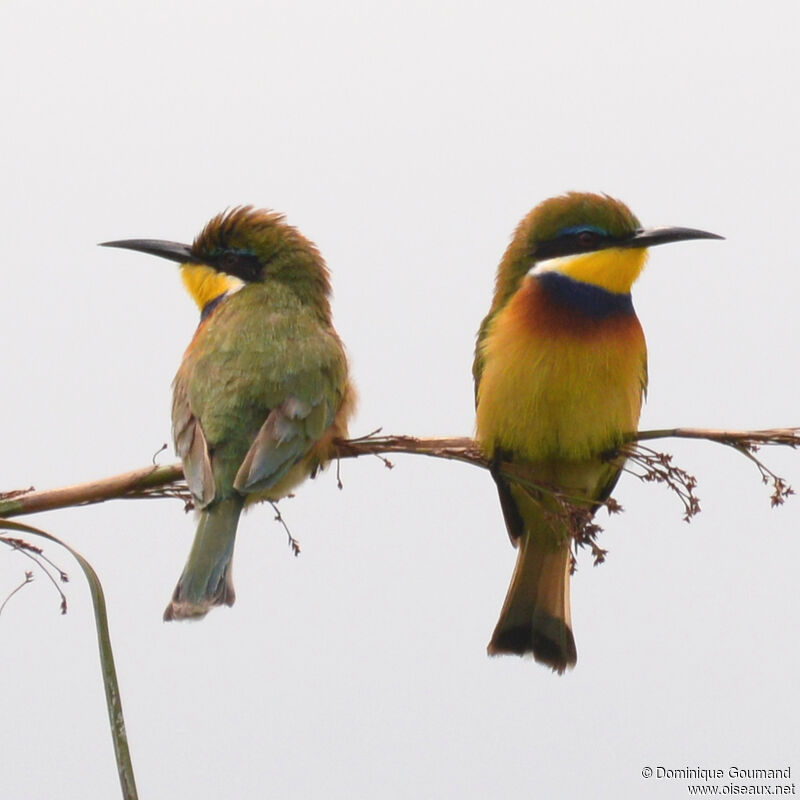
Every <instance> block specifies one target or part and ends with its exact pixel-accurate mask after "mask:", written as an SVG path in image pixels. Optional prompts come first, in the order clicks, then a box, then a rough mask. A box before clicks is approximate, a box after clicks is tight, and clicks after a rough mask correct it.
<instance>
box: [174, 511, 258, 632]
mask: <svg viewBox="0 0 800 800" xmlns="http://www.w3.org/2000/svg"><path fill="white" fill-rule="evenodd" d="M242 505H243V500H242V498H241V497H239V496H236V497H230V498H228V499H226V500H222V501H220V502H218V503H215V504H214V505H212V506H210V507H209V508H205V509H203V511H201V512H200V521H199V523H198V525H197V533H196V534H195V537H194V543H193V544H192V549H191V551H190V553H189V558H188V560H187V562H186V566H185V567H184V568H183V573H182V574H181V577H180V579H179V580H178V585H177V586H176V587H175V591H174V592H173V594H172V600H171V601H170V603H169V605H168V606H167V608H166V610H165V611H164V620H165V621H169V620H174V619H199V618H201V617H204V616H205V615H206V614H207V613H208V612H209V611H210V610H211V609H212V608H213V607H214V606H219V605H226V606H232V605H233V603H234V601H235V600H236V594H235V592H234V590H233V579H232V577H231V559H232V558H233V545H234V542H235V540H236V526H237V525H238V523H239V515H240V514H241V513H242Z"/></svg>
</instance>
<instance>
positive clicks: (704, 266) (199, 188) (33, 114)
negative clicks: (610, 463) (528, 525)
mask: <svg viewBox="0 0 800 800" xmlns="http://www.w3.org/2000/svg"><path fill="white" fill-rule="evenodd" d="M798 23H800V11H798V5H797V4H796V3H794V2H788V1H787V2H766V3H759V4H754V3H739V2H706V3H698V2H680V1H679V2H671V3H669V4H666V3H658V4H656V3H646V2H645V3H643V2H622V3H589V2H558V3H554V2H541V1H540V0H529V1H528V2H503V0H493V1H492V2H435V1H434V2H415V1H413V0H406V1H405V2H402V3H400V2H354V1H353V0H342V2H339V3H324V2H302V1H300V2H298V1H297V0H295V2H271V3H255V2H244V1H243V0H229V2H226V3H223V4H221V3H210V2H205V0H192V1H191V2H189V1H188V0H186V1H185V2H177V1H176V2H165V0H158V2H156V1H155V0H142V1H141V2H136V3H133V2H123V3H116V4H109V3H105V2H83V1H80V0H76V2H64V3H58V4H48V5H47V6H42V5H40V4H31V3H21V2H6V3H3V4H2V7H0V74H2V76H3V77H2V79H0V107H1V108H2V120H3V122H2V125H0V154H2V155H0V165H1V166H0V185H1V186H2V194H0V208H1V209H2V219H3V229H4V248H3V286H4V297H5V302H4V311H3V314H2V315H0V336H2V341H3V343H4V346H3V373H4V375H5V380H4V385H3V417H4V420H5V426H4V431H3V447H2V452H3V458H2V459H0V488H2V489H11V488H16V487H23V486H28V485H31V484H34V485H35V486H36V487H37V488H47V487H54V486H61V485H65V484H69V483H73V482H79V481H83V480H89V479H93V478H98V477H102V476H106V475H111V474H115V473H118V472H123V471H125V470H128V469H133V468H136V467H139V466H143V465H145V464H147V463H148V462H149V461H150V459H151V457H152V454H153V453H154V452H155V451H156V450H158V448H159V447H160V446H161V445H162V443H164V442H167V441H169V437H170V423H169V406H170V382H171V380H172V376H173V374H174V372H175V369H176V368H177V365H178V363H179V360H180V357H181V354H182V352H183V349H184V348H185V346H186V344H187V343H188V341H189V339H190V338H191V335H192V332H193V329H194V326H195V324H196V321H197V311H196V309H195V308H194V306H193V304H192V302H191V300H190V299H189V297H188V296H187V295H186V294H185V293H184V291H183V289H182V287H181V285H180V281H179V278H178V273H177V269H176V268H175V266H174V265H171V264H169V263H167V262H164V261H160V260H158V259H155V258H148V257H146V256H143V255H139V254H135V253H125V252H121V251H119V252H112V251H108V250H104V249H100V248H98V247H96V243H97V242H100V241H105V240H108V239H118V238H130V237H152V238H167V239H174V240H178V241H181V240H182V241H190V240H191V239H192V237H193V236H194V235H195V234H196V233H197V232H199V230H200V229H201V227H202V226H203V225H204V224H205V222H206V221H207V220H208V219H209V218H210V217H211V216H212V215H214V214H216V213H217V212H219V211H221V210H223V209H225V208H226V207H228V206H231V205H236V204H241V203H253V204H255V205H258V206H264V207H270V208H274V209H278V210H281V211H284V212H286V214H287V216H288V220H289V221H290V222H291V223H293V224H295V225H297V226H298V227H299V228H300V229H301V230H302V231H303V232H304V233H305V234H306V235H307V236H308V237H309V238H311V239H312V240H314V241H315V242H316V243H317V244H318V245H319V247H320V248H321V250H322V252H323V254H324V256H325V257H326V259H327V261H328V263H329V265H330V268H331V270H332V273H333V281H334V289H335V301H334V313H335V320H336V325H337V327H338V330H339V332H340V333H341V335H342V337H343V338H344V340H345V342H346V344H347V347H348V350H349V354H350V357H351V360H352V370H353V375H354V378H355V380H356V382H357V384H358V387H359V391H360V395H361V403H360V410H359V414H358V417H357V419H356V420H355V422H354V423H353V426H352V429H353V432H354V433H366V432H368V431H371V430H373V429H374V428H377V427H379V426H382V427H383V429H384V431H386V432H392V433H409V434H420V435H422V434H433V435H435V434H440V435H445V434H462V435H463V434H468V433H470V432H471V430H472V425H473V406H472V383H471V375H470V367H471V359H472V348H473V343H474V334H475V331H476V329H477V326H478V324H479V322H480V319H481V318H482V316H483V315H484V313H485V312H486V309H487V308H488V304H489V300H490V294H491V287H492V282H493V279H494V271H495V267H496V264H497V262H498V260H499V258H500V256H501V254H502V252H503V250H504V248H505V246H506V244H507V242H508V239H509V236H510V234H511V232H512V231H513V229H514V227H515V226H516V224H517V222H518V221H519V219H520V218H521V217H522V216H523V215H524V214H525V213H526V212H527V211H528V210H529V209H530V208H531V207H532V206H533V205H534V204H536V203H537V202H539V201H540V200H542V199H544V198H545V197H548V196H551V195H553V194H558V193H560V192H562V191H565V190H570V189H575V190H592V191H604V192H608V193H609V194H611V195H613V196H615V197H619V198H621V199H623V200H624V201H626V202H627V203H628V204H629V205H630V206H631V208H632V209H633V210H634V212H635V213H636V214H637V215H638V216H639V217H640V218H641V219H642V221H643V222H644V223H645V224H648V225H660V224H669V225H673V224H674V225H685V226H691V227H699V228H704V229H706V230H710V231H715V232H718V233H720V234H723V235H725V236H726V237H727V240H726V241H724V242H689V243H683V244H675V245H671V246H669V247H662V248H657V249H656V250H655V251H654V252H653V254H652V255H651V259H650V263H649V266H648V268H647V270H646V272H645V274H644V275H643V277H642V278H641V280H640V281H639V283H638V284H637V286H636V287H635V294H634V300H635V303H636V307H637V311H638V313H639V316H640V318H641V319H642V322H643V325H644V328H645V331H646V334H647V338H648V345H649V352H650V375H651V380H650V395H649V399H648V403H647V405H646V408H645V411H644V415H643V418H642V427H643V428H653V427H666V426H675V425H694V426H709V427H711V426H714V427H722V426H729V427H737V428H748V427H768V426H778V425H798V424H800V407H798V405H799V404H798V394H799V392H798V383H799V382H798V366H797V364H798V354H800V342H799V341H798V336H797V333H798V321H797V320H798V317H797V314H798V312H797V297H798V291H800V274H799V273H798V264H797V261H798V257H797V230H798V189H797V187H798V181H799V179H800V171H799V169H798V167H799V166H800V157H799V156H798V141H800V122H799V118H798V111H799V110H800V100H799V99H798V74H800V70H799V69H798V67H799V66H800V65H799V64H798V61H799V60H800V59H798V54H797V53H798V50H797V38H796V37H797V30H798ZM663 447H664V448H665V449H668V450H669V451H671V452H673V453H674V454H675V456H676V458H677V460H678V461H679V463H680V464H681V465H682V466H684V467H685V468H687V469H688V470H689V471H691V472H693V473H695V474H696V475H697V476H698V478H699V481H700V487H699V493H700V496H701V501H702V506H703V512H702V514H701V515H700V516H699V517H698V518H697V519H696V520H695V521H694V522H692V523H691V525H686V524H685V523H683V522H682V521H681V509H680V506H679V504H678V502H677V501H676V500H675V499H674V498H672V497H671V496H669V495H668V494H667V492H666V491H665V490H663V489H660V488H658V487H653V486H645V485H642V484H640V483H638V482H637V481H636V480H634V479H632V478H625V479H624V480H622V481H621V483H620V485H619V487H618V489H617V492H616V497H617V499H618V500H619V501H620V502H621V503H622V504H623V505H624V507H625V509H626V512H625V513H624V514H622V515H620V516H617V517H614V518H613V519H610V520H609V519H607V518H606V517H605V515H604V514H603V515H601V519H600V521H601V524H604V525H605V527H606V533H605V535H604V537H603V540H602V544H603V545H604V546H606V547H608V548H609V549H610V555H609V560H608V562H607V563H606V564H605V565H603V566H602V567H599V568H596V569H595V568H593V567H592V565H591V560H590V559H589V558H588V556H586V555H583V556H582V557H581V559H580V568H579V571H578V574H577V575H576V576H575V578H574V580H573V594H572V599H573V622H574V628H575V634H576V638H577V644H578V666H577V668H576V669H575V670H574V671H573V672H571V673H569V674H567V675H565V676H564V677H561V678H559V677H557V676H555V675H553V674H551V673H550V672H549V671H548V670H546V669H545V668H543V667H541V666H539V665H537V664H535V663H534V662H532V661H527V660H519V659H514V658H499V659H491V660H490V659H489V658H488V657H487V656H486V653H485V647H486V643H487V641H488V639H489V635H490V633H491V630H492V627H493V625H494V623H495V621H496V618H497V615H498V612H499V610H500V606H501V604H502V601H503V598H504V596H505V591H506V587H507V584H508V580H509V576H510V574H511V570H512V566H513V563H514V558H515V554H514V551H513V550H512V548H511V547H510V545H509V543H508V539H507V536H506V533H505V530H504V526H503V521H502V518H501V514H500V509H499V506H498V502H497V498H496V494H495V490H494V487H493V484H492V482H491V480H490V479H489V477H488V475H487V474H485V473H483V472H481V471H479V470H477V469H474V468H471V467H467V466H461V465H457V464H449V463H441V462H436V461H433V460H430V459H424V458H420V457H397V458H396V459H394V461H395V464H396V468H395V469H394V470H393V471H388V470H386V469H384V467H383V466H382V465H381V463H380V462H379V461H378V460H377V459H364V460H360V461H358V462H352V461H351V462H346V463H343V465H342V475H343V480H344V484H345V488H344V491H341V492H340V491H339V490H338V489H337V488H336V484H335V476H334V473H333V471H331V470H329V471H328V472H327V473H326V474H325V475H323V476H322V477H321V478H319V479H317V480H316V481H314V482H312V483H309V484H306V485H305V486H304V487H303V488H302V489H301V490H300V491H299V492H298V494H297V497H296V498H295V499H294V500H291V501H288V502H285V503H284V504H282V509H283V513H284V515H285V517H286V519H287V520H288V522H289V524H290V526H291V529H292V531H293V533H294V535H295V536H296V537H297V538H299V539H300V541H301V543H302V547H303V553H302V555H301V557H300V558H297V559H294V558H292V557H291V555H290V553H289V550H288V548H287V546H286V538H285V536H284V534H283V532H282V530H281V529H280V528H279V527H278V526H277V525H276V524H274V523H273V522H272V516H273V515H272V512H271V510H270V509H269V508H258V509H256V510H254V511H252V512H251V513H250V514H249V515H248V517H247V519H246V520H245V521H244V522H243V524H242V525H241V527H240V535H239V539H238V542H237V552H236V560H235V569H234V574H235V580H236V587H237V594H238V601H237V604H236V606H235V607H234V608H233V609H232V610H220V611H217V612H215V613H212V614H211V615H210V616H209V617H208V618H207V619H206V620H205V621H204V622H202V623H199V624H184V625H179V624H170V625H166V624H164V623H162V621H161V613H162V611H163V608H164V606H165V604H166V602H167V600H168V598H169V596H170V593H171V591H172V589H173V586H174V583H175V580H176V579H177V577H178V575H179V573H180V571H181V568H182V566H183V563H184V560H185V557H186V554H187V552H188V549H189V546H190V542H191V539H192V536H193V532H194V522H193V520H192V518H191V517H189V516H186V515H185V514H184V512H183V510H182V506H181V505H180V504H179V503H178V502H175V501H149V502H115V503H108V504H105V505H104V506H100V507H93V508H87V509H73V510H66V511H61V512H58V513H51V514H46V515H40V516H38V517H31V518H29V520H28V521H30V522H31V523H33V524H38V525H40V526H43V527H45V528H46V529H48V530H50V531H51V532H52V533H54V534H55V535H58V536H60V537H63V538H64V539H66V540H67V541H69V542H70V543H71V544H73V545H74V546H75V547H77V548H78V549H79V550H80V551H81V552H82V553H83V554H84V555H85V556H86V557H87V558H88V559H89V560H90V561H91V562H92V563H93V565H94V566H95V568H96V569H97V571H98V572H99V574H100V577H101V579H102V581H103V584H104V587H105V590H106V594H107V599H108V604H109V613H110V622H111V626H112V636H113V641H114V644H115V652H116V658H117V668H118V672H119V677H120V681H121V689H122V692H123V702H124V709H125V713H126V718H127V723H128V734H129V738H130V745H131V750H132V754H133V758H134V765H135V767H136V773H137V779H138V784H139V790H140V794H141V796H142V797H143V798H162V797H170V798H190V797H191V798H219V797H237V798H238V797H241V798H244V797H248V798H249V797H275V798H316V797H319V798H323V797H324V798H354V797H355V798H391V799H393V798H419V797H431V798H440V797H441V798H481V797H487V796H495V797H499V796H508V797H534V796H536V797H553V798H575V797H587V798H588V797H592V798H618V797H632V798H633V797H635V798H671V797H683V796H686V786H685V784H686V782H685V781H668V780H663V779H662V780H659V779H657V778H652V779H650V780H649V781H648V780H645V779H644V778H642V776H641V770H642V768H643V767H645V766H652V767H653V768H656V767H657V766H659V765H662V766H665V767H668V768H685V767H697V766H700V767H708V768H722V769H725V770H727V769H728V768H729V767H730V766H740V767H748V768H769V767H786V766H791V767H792V768H793V769H794V771H795V773H797V772H798V771H800V759H799V758H798V752H800V748H799V747H798V744H799V742H798V739H799V738H800V737H798V712H800V700H798V692H797V676H798V674H799V673H800V649H799V648H798V641H797V638H798V628H799V627H800V610H799V609H798V601H797V589H796V576H797V569H798V567H797V565H798V561H799V560H800V537H798V530H797V529H798V521H799V520H800V500H797V499H795V500H793V501H790V502H789V503H788V504H787V505H786V506H785V507H784V508H782V509H779V510H771V509H770V506H769V491H768V490H767V488H766V487H762V486H761V485H760V483H759V477H758V474H757V473H756V470H755V468H754V467H753V466H752V465H750V464H749V463H748V462H747V461H746V460H745V459H744V458H742V457H740V456H738V455H737V454H735V453H733V452H727V451H725V450H723V449H722V448H720V447H717V446H713V445H710V444H702V443H697V444H691V443H679V442H667V443H664V445H663ZM170 453H171V447H170ZM765 456H766V457H767V458H768V461H769V463H770V464H771V465H772V466H773V467H774V468H775V469H776V471H778V472H779V473H781V474H783V475H784V476H785V477H786V478H787V479H789V480H790V482H793V483H794V484H795V485H796V486H798V488H799V489H800V454H798V453H788V452H787V453H783V452H770V453H766V454H765ZM160 458H161V459H162V460H163V461H165V462H169V461H170V460H172V456H171V455H167V454H162V456H161V457H160ZM47 552H48V555H51V556H52V557H53V558H55V559H56V560H57V561H58V563H59V564H61V565H63V566H64V567H65V568H67V569H68V570H69V572H70V574H71V576H72V582H71V583H70V585H69V604H70V610H69V614H68V615H67V616H66V617H64V618H62V617H61V616H60V615H59V614H58V598H57V596H56V594H55V592H54V591H53V590H52V588H51V587H50V586H49V585H48V583H47V582H46V580H44V579H43V577H42V576H41V575H37V578H36V581H35V583H34V584H33V585H32V586H29V587H28V588H27V589H26V590H25V591H24V592H22V593H20V594H19V595H17V596H16V597H15V598H14V599H13V600H12V601H11V602H10V603H9V604H8V606H7V607H6V609H5V611H4V613H3V614H2V616H1V617H0V647H2V669H1V670H0V674H1V675H2V680H0V707H2V742H3V744H2V747H0V753H2V756H1V757H0V764H2V770H1V772H2V775H1V776H0V795H2V797H3V798H13V800H29V799H30V800H43V799H45V798H47V799H48V800H49V798H54V797H58V798H65V799H67V800H69V799H71V798H81V800H83V799H84V798H108V797H115V796H117V793H118V784H117V776H116V771H115V767H114V762H113V757H112V749H111V742H110V737H109V733H108V725H107V718H106V711H105V706H104V700H103V692H102V686H101V682H100V673H99V666H98V660H97V653H96V645H95V639H94V636H95V634H94V627H93V622H92V617H91V607H90V601H89V596H88V591H87V589H86V588H85V584H84V582H83V580H82V578H81V575H80V572H79V570H78V568H77V567H76V566H75V565H74V564H72V563H71V561H70V558H69V557H68V556H67V555H65V554H62V553H60V552H58V551H57V550H55V549H52V548H48V550H47ZM28 566H29V564H28V562H27V561H26V560H24V559H22V558H21V557H19V556H16V555H14V554H11V553H10V552H9V551H4V550H0V595H3V596H4V595H5V594H6V593H7V592H8V591H10V590H11V589H12V588H13V587H14V586H15V585H16V584H17V583H18V582H19V581H20V580H21V578H22V575H23V572H24V570H25V569H27V568H28Z"/></svg>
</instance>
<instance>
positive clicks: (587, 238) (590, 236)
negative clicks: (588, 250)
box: [578, 231, 597, 247]
mask: <svg viewBox="0 0 800 800" xmlns="http://www.w3.org/2000/svg"><path fill="white" fill-rule="evenodd" d="M578 241H579V242H580V243H581V244H582V245H583V246H584V247H591V246H592V245H594V244H596V242H597V234H596V233H593V232H592V231H581V232H580V233H579V234H578Z"/></svg>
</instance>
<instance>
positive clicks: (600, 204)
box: [473, 192, 724, 674]
mask: <svg viewBox="0 0 800 800" xmlns="http://www.w3.org/2000/svg"><path fill="white" fill-rule="evenodd" d="M722 238H724V237H722V236H718V235H717V234H713V233H708V232H706V231H702V230H696V229H693V228H679V227H664V228H650V229H647V228H642V226H641V224H640V223H639V220H638V219H637V218H636V217H635V216H634V215H633V213H632V212H631V211H630V210H629V209H628V207H627V206H626V205H625V204H624V203H622V202H621V201H619V200H616V199H613V198H611V197H609V196H608V195H605V194H594V193H586V192H568V193H566V194H564V195H561V196H557V197H552V198H550V199H547V200H545V201H543V202H541V203H540V204H539V205H537V206H536V207H535V208H533V210H532V211H530V212H529V213H528V214H527V215H526V216H525V217H524V218H523V219H522V221H521V222H520V223H519V225H518V227H517V228H516V231H515V232H514V235H513V237H512V239H511V242H510V244H509V245H508V247H507V249H506V251H505V253H504V255H503V257H502V260H501V261H500V265H499V267H498V269H497V277H496V281H495V286H494V294H493V298H492V303H491V307H490V309H489V312H488V314H487V315H486V317H485V318H484V320H483V322H482V323H481V325H480V328H479V331H478V336H477V343H476V348H475V358H474V362H473V377H474V383H475V404H476V415H475V438H476V440H477V442H478V444H479V446H480V448H481V450H482V452H483V454H484V455H485V457H486V458H487V460H488V461H489V463H490V465H491V472H492V476H493V478H494V481H495V483H496V486H497V491H498V494H499V498H500V506H501V510H502V513H503V517H504V521H505V525H506V528H507V531H508V535H509V537H510V539H511V542H512V544H513V545H514V547H516V548H517V560H516V564H515V567H514V572H513V575H512V578H511V584H510V586H509V588H508V592H507V595H506V598H505V602H504V604H503V608H502V611H501V612H500V617H499V620H498V622H497V625H496V627H495V629H494V632H493V634H492V637H491V640H490V642H489V645H488V648H487V650H488V653H489V654H490V655H500V654H516V655H520V656H523V655H530V654H532V655H533V658H534V659H535V660H536V661H538V662H540V663H543V664H545V665H546V666H549V667H550V668H551V669H553V670H554V671H555V672H557V673H559V674H563V673H564V671H565V670H566V669H567V668H571V667H573V666H574V665H575V663H576V662H577V649H576V646H575V638H574V635H573V632H572V621H571V616H570V599H569V582H570V573H571V566H572V555H571V535H570V534H571V532H572V531H573V528H574V524H573V525H570V523H569V521H568V519H567V515H566V513H565V506H564V504H563V502H562V501H564V500H567V501H568V503H569V504H570V505H572V506H573V507H575V506H577V507H578V508H582V509H583V510H584V511H585V512H586V513H587V514H588V516H589V518H590V517H591V514H593V513H594V512H595V511H596V510H597V508H598V507H599V506H600V505H601V504H602V503H603V502H604V501H606V500H607V499H608V498H609V497H610V494H611V491H612V490H613V488H614V486H615V484H616V482H617V480H618V478H619V475H620V472H621V470H622V467H623V464H624V458H622V457H621V456H619V455H618V456H617V457H616V458H614V459H611V460H609V459H608V458H607V457H604V454H607V453H609V452H613V451H614V450H615V448H619V446H620V445H622V444H623V442H624V441H625V436H626V434H629V433H632V432H635V431H636V429H637V426H638V421H639V415H640V412H641V407H642V401H643V399H644V397H645V395H646V391H647V347H646V344H645V337H644V333H643V331H642V327H641V324H640V323H639V320H638V318H637V316H636V313H635V311H634V308H633V303H632V300H631V287H632V285H633V283H634V282H635V281H636V279H637V278H638V277H639V275H640V274H641V272H642V269H643V268H644V265H645V261H646V260H647V252H648V251H647V248H649V247H653V246H655V245H661V244H667V243H669V242H680V241H684V240H690V239H722ZM503 463H509V464H512V465H514V466H516V465H524V466H525V467H526V469H527V470H528V472H527V473H526V475H530V479H529V480H528V481H527V483H525V482H521V481H520V480H516V481H515V480H512V479H511V478H509V477H508V474H507V472H508V470H507V471H506V473H503V470H502V464H503Z"/></svg>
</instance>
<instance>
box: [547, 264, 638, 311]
mask: <svg viewBox="0 0 800 800" xmlns="http://www.w3.org/2000/svg"><path fill="white" fill-rule="evenodd" d="M534 277H535V278H536V279H537V280H538V281H539V284H540V285H541V286H542V288H544V290H545V291H546V292H547V293H548V294H549V295H550V298H551V300H552V301H553V302H555V303H557V304H560V305H564V306H569V308H571V309H573V310H574V311H577V312H578V313H580V314H584V315H586V316H588V317H593V318H594V319H604V318H605V317H610V316H613V315H615V314H633V313H634V311H633V300H632V299H631V296H630V294H629V293H628V294H620V293H618V292H609V291H608V290H607V289H601V288H600V287H599V286H592V284H590V283H583V282H582V281H576V280H573V279H572V278H568V277H567V276H566V275H561V274H559V273H558V272H541V273H538V274H536V275H534Z"/></svg>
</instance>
